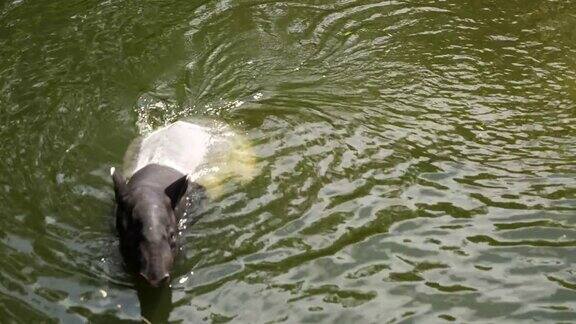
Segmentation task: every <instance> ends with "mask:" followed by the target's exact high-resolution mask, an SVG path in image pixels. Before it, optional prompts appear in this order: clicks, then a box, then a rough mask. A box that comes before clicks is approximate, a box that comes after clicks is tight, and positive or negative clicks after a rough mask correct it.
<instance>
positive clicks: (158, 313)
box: [136, 280, 174, 324]
mask: <svg viewBox="0 0 576 324" xmlns="http://www.w3.org/2000/svg"><path fill="white" fill-rule="evenodd" d="M136 291H137V293H138V300H139V301H140V315H142V318H143V322H145V323H147V322H150V323H154V324H157V323H168V318H169V317H170V312H172V309H173V308H174V307H173V306H172V289H171V288H170V286H169V285H168V284H165V285H163V286H161V287H159V288H153V287H150V286H149V285H148V284H146V283H145V282H142V281H139V280H138V281H137V282H136Z"/></svg>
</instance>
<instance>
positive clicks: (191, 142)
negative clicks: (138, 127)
mask: <svg viewBox="0 0 576 324" xmlns="http://www.w3.org/2000/svg"><path fill="white" fill-rule="evenodd" d="M148 164H160V165H164V166H168V167H171V168H174V169H176V170H178V171H180V172H181V173H182V174H187V175H188V176H189V179H190V180H191V181H195V182H198V183H200V184H202V185H205V186H216V185H217V184H218V183H220V182H221V181H222V180H224V179H226V178H230V177H238V178H240V179H241V180H249V179H251V178H252V176H253V173H254V172H253V170H254V157H253V155H252V151H251V149H250V146H249V145H248V141H247V140H246V139H244V138H243V137H242V136H240V135H238V134H237V133H235V132H234V131H233V130H232V129H231V128H230V127H228V126H227V125H226V124H224V123H221V122H217V121H209V120H200V121H178V122H175V123H173V124H170V125H168V126H165V127H163V128H160V129H157V130H155V131H153V132H152V133H150V134H149V135H147V136H144V137H141V138H138V139H136V140H135V141H134V142H133V143H132V144H131V145H130V147H129V148H128V151H127V152H126V155H125V156H124V173H125V174H126V176H127V177H130V176H132V175H133V174H134V173H136V172H137V171H138V170H140V169H142V168H143V167H145V166H146V165H148Z"/></svg>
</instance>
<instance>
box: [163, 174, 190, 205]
mask: <svg viewBox="0 0 576 324" xmlns="http://www.w3.org/2000/svg"><path fill="white" fill-rule="evenodd" d="M186 189H188V177H187V176H183V177H182V178H180V179H178V180H176V181H174V182H173V183H172V184H171V185H169V186H168V188H166V190H165V193H166V195H167V196H168V197H169V198H170V202H171V203H172V208H176V205H177V204H178V201H179V200H180V198H182V196H183V195H184V194H185V193H186Z"/></svg>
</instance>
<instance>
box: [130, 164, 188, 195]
mask: <svg viewBox="0 0 576 324" xmlns="http://www.w3.org/2000/svg"><path fill="white" fill-rule="evenodd" d="M183 176H184V174H182V173H181V172H178V171H176V170H175V169H173V168H170V167H167V166H163V165H159V164H149V165H147V166H145V167H143V168H142V169H140V170H138V172H136V173H134V175H133V176H132V177H131V178H130V180H129V181H128V186H129V188H130V189H131V190H134V189H137V188H139V187H148V188H150V189H152V190H154V189H156V190H159V191H162V192H163V191H164V190H166V188H168V186H170V185H171V184H173V183H174V182H175V181H176V180H178V179H180V178H182V177H183Z"/></svg>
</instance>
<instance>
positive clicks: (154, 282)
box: [140, 272, 170, 288]
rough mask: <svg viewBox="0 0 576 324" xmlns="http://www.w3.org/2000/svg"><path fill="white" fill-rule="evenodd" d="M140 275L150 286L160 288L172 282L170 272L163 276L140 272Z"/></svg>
mask: <svg viewBox="0 0 576 324" xmlns="http://www.w3.org/2000/svg"><path fill="white" fill-rule="evenodd" d="M140 277H142V279H144V280H145V281H146V282H147V283H148V284H150V286H152V287H154V288H158V287H160V286H163V285H165V284H167V283H168V282H170V274H168V273H166V274H164V276H163V277H155V276H148V275H146V274H144V273H142V272H140Z"/></svg>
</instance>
